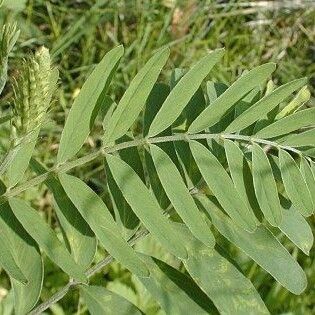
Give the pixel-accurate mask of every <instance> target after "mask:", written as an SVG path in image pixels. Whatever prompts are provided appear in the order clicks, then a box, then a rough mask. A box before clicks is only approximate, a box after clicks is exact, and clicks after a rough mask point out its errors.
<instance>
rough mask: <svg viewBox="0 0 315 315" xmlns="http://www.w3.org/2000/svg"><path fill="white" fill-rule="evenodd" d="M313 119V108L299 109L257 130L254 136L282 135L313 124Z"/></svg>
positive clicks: (270, 136)
mask: <svg viewBox="0 0 315 315" xmlns="http://www.w3.org/2000/svg"><path fill="white" fill-rule="evenodd" d="M314 121H315V108H309V109H305V110H301V111H298V112H296V113H294V114H292V115H289V116H287V117H284V118H282V119H279V120H277V121H275V122H274V123H272V124H271V125H269V126H267V127H265V128H263V129H261V130H260V131H258V132H257V133H256V135H255V136H256V137H258V138H263V139H268V138H273V137H278V136H282V135H284V134H287V133H290V132H292V131H295V130H298V129H300V128H302V127H307V126H309V125H313V124H314Z"/></svg>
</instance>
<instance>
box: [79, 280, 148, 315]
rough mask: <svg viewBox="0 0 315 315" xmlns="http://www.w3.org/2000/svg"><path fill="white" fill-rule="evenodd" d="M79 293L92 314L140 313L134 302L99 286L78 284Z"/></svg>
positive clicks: (124, 314) (123, 314) (120, 314)
mask: <svg viewBox="0 0 315 315" xmlns="http://www.w3.org/2000/svg"><path fill="white" fill-rule="evenodd" d="M80 294H81V296H82V297H83V299H84V302H85V303H86V305H87V307H88V310H89V312H90V314H92V315H105V314H106V315H117V314H119V315H141V314H143V313H142V312H141V311H140V310H139V309H138V308H137V307H136V306H135V305H134V304H132V303H131V302H129V301H128V300H127V299H125V298H123V297H122V296H120V295H118V294H116V293H114V292H112V291H109V290H107V289H105V288H103V287H99V286H85V285H81V286H80Z"/></svg>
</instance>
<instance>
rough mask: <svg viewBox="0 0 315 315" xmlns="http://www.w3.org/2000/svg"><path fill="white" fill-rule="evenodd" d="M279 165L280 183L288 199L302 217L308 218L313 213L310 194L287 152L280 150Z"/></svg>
mask: <svg viewBox="0 0 315 315" xmlns="http://www.w3.org/2000/svg"><path fill="white" fill-rule="evenodd" d="M279 164H280V171H281V177H282V181H283V184H284V187H285V190H286V193H287V195H288V197H289V199H290V200H291V201H292V203H293V205H294V206H295V208H296V209H297V210H298V211H300V212H301V213H302V214H303V215H304V216H310V215H311V214H312V213H313V212H314V205H313V201H312V197H311V193H310V191H309V189H308V187H307V185H306V182H305V180H304V178H303V176H302V174H301V172H300V170H299V168H298V166H297V164H296V162H295V161H294V159H293V158H292V157H291V155H290V154H289V153H288V152H286V151H284V150H282V149H280V150H279Z"/></svg>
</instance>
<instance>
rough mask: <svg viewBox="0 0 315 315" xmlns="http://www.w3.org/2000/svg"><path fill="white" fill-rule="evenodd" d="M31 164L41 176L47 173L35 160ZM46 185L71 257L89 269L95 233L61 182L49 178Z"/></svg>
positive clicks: (94, 246) (94, 250) (93, 251)
mask: <svg viewBox="0 0 315 315" xmlns="http://www.w3.org/2000/svg"><path fill="white" fill-rule="evenodd" d="M30 164H31V167H32V169H34V171H35V172H36V173H37V174H39V175H40V174H43V173H45V172H46V171H47V169H46V168H45V167H44V166H43V165H42V164H40V163H39V162H38V161H36V160H35V159H31V163H30ZM45 184H46V185H47V187H48V188H49V189H50V190H51V192H52V193H53V196H54V209H55V211H56V215H57V217H58V220H59V222H60V225H61V228H62V229H63V232H64V233H63V236H65V238H66V239H65V241H66V243H67V245H68V246H69V247H70V248H69V251H70V253H71V255H72V256H73V258H74V260H75V262H76V263H77V264H79V265H82V266H83V267H88V266H89V265H90V264H91V262H92V261H93V258H94V255H95V252H96V245H97V241H96V238H95V235H94V233H93V232H92V230H91V229H90V227H89V226H88V224H87V223H86V222H85V221H84V219H83V218H82V216H81V214H80V212H79V211H78V209H76V207H75V206H74V204H73V203H72V202H71V200H70V199H69V197H68V196H67V194H66V192H65V191H64V189H63V188H62V186H61V184H60V181H59V180H58V179H57V178H56V177H54V176H49V177H48V178H47V180H46V181H45Z"/></svg>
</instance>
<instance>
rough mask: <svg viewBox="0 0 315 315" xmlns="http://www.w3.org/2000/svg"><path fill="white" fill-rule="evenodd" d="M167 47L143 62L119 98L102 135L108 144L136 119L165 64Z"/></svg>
mask: <svg viewBox="0 0 315 315" xmlns="http://www.w3.org/2000/svg"><path fill="white" fill-rule="evenodd" d="M169 53H170V52H169V49H168V48H166V49H161V50H160V51H159V52H157V53H156V54H155V55H154V56H153V57H151V59H150V60H149V61H148V62H147V63H146V64H145V66H144V67H143V68H142V69H141V70H140V71H139V73H138V74H137V75H136V76H135V78H134V79H133V80H132V82H131V83H130V86H129V87H128V89H127V91H126V92H125V94H124V95H123V97H122V98H121V100H120V102H119V104H118V106H117V108H116V110H115V111H114V114H113V116H112V117H111V118H110V120H109V123H108V128H107V129H106V133H105V135H104V139H105V143H106V144H109V143H111V142H113V141H115V140H116V139H118V138H120V137H121V136H123V135H124V134H125V133H126V132H127V130H128V129H129V128H130V127H131V125H132V124H133V123H134V121H135V120H136V119H137V117H138V115H139V113H140V112H141V110H142V108H143V106H144V105H145V102H146V100H147V98H148V96H149V94H150V92H151V90H152V88H153V85H154V84H155V82H156V80H157V78H158V76H159V74H160V72H161V70H162V68H163V66H164V65H165V63H166V61H167V59H168V56H169Z"/></svg>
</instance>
